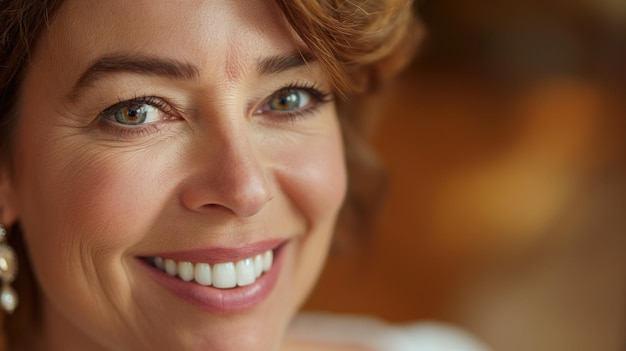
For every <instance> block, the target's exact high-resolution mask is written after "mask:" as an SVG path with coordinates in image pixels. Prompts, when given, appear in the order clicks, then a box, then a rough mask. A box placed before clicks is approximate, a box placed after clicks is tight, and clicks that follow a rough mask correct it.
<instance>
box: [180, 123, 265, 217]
mask: <svg viewBox="0 0 626 351" xmlns="http://www.w3.org/2000/svg"><path fill="white" fill-rule="evenodd" d="M211 134H212V135H211V136H208V137H207V136H206V135H205V136H204V137H202V136H200V135H196V138H202V141H201V142H197V143H194V147H193V148H192V149H193V150H195V151H192V152H191V155H192V156H191V158H190V159H189V162H190V163H191V169H192V170H193V171H192V173H191V176H190V177H189V178H188V179H187V182H186V184H185V185H184V189H183V190H182V194H181V195H182V202H183V204H184V206H186V207H187V208H189V209H191V210H193V211H196V212H205V213H208V212H215V211H224V210H226V211H229V212H231V213H232V214H234V215H235V216H237V217H241V218H246V217H251V216H253V215H255V214H256V213H258V212H259V211H260V210H261V209H262V208H263V207H264V206H265V204H266V203H268V202H269V201H270V200H271V198H272V191H271V183H270V182H269V181H268V178H267V175H266V170H265V167H264V166H263V162H262V161H261V160H260V158H259V156H258V155H257V154H258V150H255V147H254V145H253V144H254V143H253V142H252V141H251V140H252V139H253V138H252V137H251V136H250V135H249V133H248V132H247V130H246V128H245V127H244V128H238V129H237V128H232V127H231V130H226V131H225V130H224V128H222V131H220V132H214V133H211ZM255 151H257V152H255Z"/></svg>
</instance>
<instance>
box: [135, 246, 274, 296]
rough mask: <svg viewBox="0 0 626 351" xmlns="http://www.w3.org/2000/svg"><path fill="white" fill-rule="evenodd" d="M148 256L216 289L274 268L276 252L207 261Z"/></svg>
mask: <svg viewBox="0 0 626 351" xmlns="http://www.w3.org/2000/svg"><path fill="white" fill-rule="evenodd" d="M145 260H146V261H147V262H148V263H149V264H150V265H152V266H153V267H154V268H156V269H158V270H160V271H162V272H165V273H166V274H168V275H170V276H172V277H177V278H179V279H181V280H183V281H185V282H195V283H196V284H199V285H203V286H212V287H214V288H217V289H232V288H236V287H238V286H247V285H251V284H254V283H255V282H256V280H257V278H259V277H260V276H262V275H263V274H264V273H266V272H268V271H269V270H270V269H271V268H272V264H273V261H274V252H273V251H272V250H267V251H265V252H264V253H261V254H258V255H255V256H252V257H248V258H244V259H242V260H239V261H236V262H222V263H216V264H212V265H211V264H209V263H204V262H189V261H175V260H173V259H170V258H163V257H148V258H145Z"/></svg>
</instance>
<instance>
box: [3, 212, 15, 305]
mask: <svg viewBox="0 0 626 351" xmlns="http://www.w3.org/2000/svg"><path fill="white" fill-rule="evenodd" d="M6 238H7V231H6V230H5V229H4V226H3V225H1V224H0V280H2V289H0V305H1V306H2V309H3V310H4V311H5V312H7V313H9V314H10V313H13V311H14V310H15V308H16V307H17V303H18V298H17V292H15V290H14V289H13V288H12V287H11V283H12V282H13V281H14V280H15V277H16V276H17V257H16V256H15V251H13V248H12V247H11V246H9V244H8V243H7V241H6Z"/></svg>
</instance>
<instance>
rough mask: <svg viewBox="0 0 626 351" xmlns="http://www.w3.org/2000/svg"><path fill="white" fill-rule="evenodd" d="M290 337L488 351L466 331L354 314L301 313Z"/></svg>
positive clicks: (387, 348)
mask: <svg viewBox="0 0 626 351" xmlns="http://www.w3.org/2000/svg"><path fill="white" fill-rule="evenodd" d="M289 337H290V338H295V339H299V340H311V341H318V342H320V341H323V342H328V343H333V344H338V345H341V344H345V345H350V344H352V345H361V346H364V347H368V348H371V349H372V350H381V351H382V350H384V351H435V350H437V351H439V350H449V351H489V348H488V347H487V346H486V345H484V344H483V343H481V342H480V341H479V340H477V339H476V338H475V337H473V336H472V335H470V334H469V333H467V332H466V331H463V330H461V329H459V328H457V327H453V326H450V325H447V324H443V323H439V322H420V323H410V324H390V323H386V322H384V321H382V320H379V319H376V318H371V317H366V316H356V315H335V314H326V313H309V312H307V313H301V314H299V315H298V316H296V318H295V319H294V321H293V323H292V325H291V327H290V329H289Z"/></svg>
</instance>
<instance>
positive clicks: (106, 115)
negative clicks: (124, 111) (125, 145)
mask: <svg viewBox="0 0 626 351" xmlns="http://www.w3.org/2000/svg"><path fill="white" fill-rule="evenodd" d="M143 104H145V105H150V106H153V107H154V108H156V109H158V110H159V111H161V113H163V115H164V116H165V118H164V119H162V120H161V121H155V122H148V123H142V124H137V125H123V124H121V123H117V122H116V121H115V117H114V114H115V112H116V111H117V110H119V109H121V108H124V107H127V106H132V105H143ZM177 119H180V117H179V115H178V113H177V109H176V108H175V107H174V106H172V104H170V103H169V102H167V101H166V100H165V99H163V98H160V97H157V96H139V97H134V98H132V99H128V100H120V101H119V102H118V103H116V104H113V105H111V106H109V107H107V108H105V109H104V110H103V111H102V112H100V113H99V114H98V117H97V118H96V119H95V121H94V122H96V123H95V125H94V127H95V128H98V129H101V130H103V131H105V132H106V133H111V134H115V135H117V136H118V137H119V138H133V137H141V136H149V135H151V134H153V133H155V132H157V131H159V130H160V129H161V127H163V125H162V123H160V122H166V121H169V120H177Z"/></svg>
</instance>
